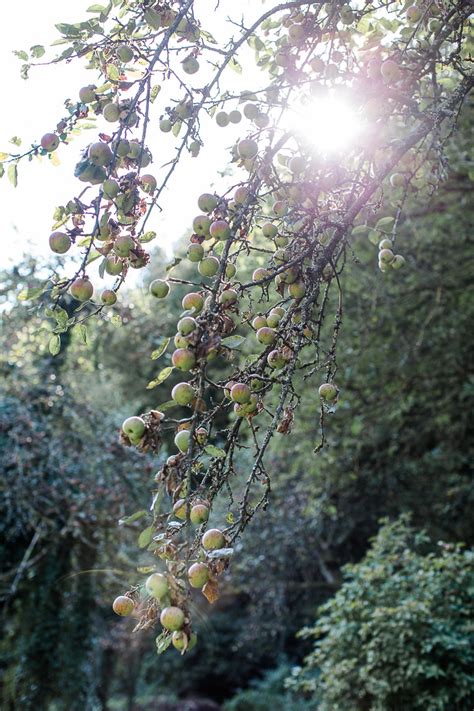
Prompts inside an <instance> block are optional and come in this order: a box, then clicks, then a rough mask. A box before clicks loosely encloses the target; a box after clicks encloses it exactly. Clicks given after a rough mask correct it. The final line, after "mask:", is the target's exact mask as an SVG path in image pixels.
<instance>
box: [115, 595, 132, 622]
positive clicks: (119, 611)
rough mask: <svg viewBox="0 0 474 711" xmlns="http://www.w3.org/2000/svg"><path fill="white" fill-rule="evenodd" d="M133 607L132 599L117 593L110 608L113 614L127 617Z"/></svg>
mask: <svg viewBox="0 0 474 711" xmlns="http://www.w3.org/2000/svg"><path fill="white" fill-rule="evenodd" d="M134 607H135V605H134V604H133V600H132V599H131V598H129V597H127V596H126V595H119V596H118V597H116V598H115V600H114V601H113V604H112V609H113V611H114V612H115V614H116V615H120V616H121V617H128V615H131V614H132V612H133V609H134Z"/></svg>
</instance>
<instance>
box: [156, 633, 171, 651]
mask: <svg viewBox="0 0 474 711" xmlns="http://www.w3.org/2000/svg"><path fill="white" fill-rule="evenodd" d="M155 643H156V651H157V654H163V652H166V650H167V649H168V647H169V646H170V644H171V634H170V633H169V632H162V633H161V634H159V635H158V637H157V638H156V639H155Z"/></svg>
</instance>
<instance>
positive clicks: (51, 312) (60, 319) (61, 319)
mask: <svg viewBox="0 0 474 711" xmlns="http://www.w3.org/2000/svg"><path fill="white" fill-rule="evenodd" d="M46 315H47V316H49V317H50V318H54V320H55V321H56V323H57V324H58V326H65V325H66V324H67V322H68V321H69V314H68V312H67V311H66V310H65V309H62V308H61V307H60V306H57V307H56V308H55V309H46Z"/></svg>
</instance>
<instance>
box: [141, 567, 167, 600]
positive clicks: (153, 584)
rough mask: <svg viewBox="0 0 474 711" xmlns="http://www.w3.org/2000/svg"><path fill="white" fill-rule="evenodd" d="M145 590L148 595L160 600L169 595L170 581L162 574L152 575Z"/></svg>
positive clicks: (147, 580)
mask: <svg viewBox="0 0 474 711" xmlns="http://www.w3.org/2000/svg"><path fill="white" fill-rule="evenodd" d="M145 590H146V591H147V593H148V595H151V597H154V598H156V599H157V600H159V599H160V598H162V597H164V595H167V593H168V581H167V579H166V576H164V575H162V574H161V573H152V574H151V575H150V576H149V577H148V578H147V579H146V583H145Z"/></svg>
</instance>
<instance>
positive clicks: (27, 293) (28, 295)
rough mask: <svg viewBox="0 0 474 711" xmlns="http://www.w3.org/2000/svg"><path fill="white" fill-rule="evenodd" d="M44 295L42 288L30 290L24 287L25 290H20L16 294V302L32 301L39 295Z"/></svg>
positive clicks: (36, 287) (37, 287)
mask: <svg viewBox="0 0 474 711" xmlns="http://www.w3.org/2000/svg"><path fill="white" fill-rule="evenodd" d="M43 293H44V287H43V286H35V287H34V288H32V289H30V287H26V289H22V290H21V291H20V293H19V294H18V300H19V301H32V300H33V299H38V298H39V297H40V296H41V294H43Z"/></svg>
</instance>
